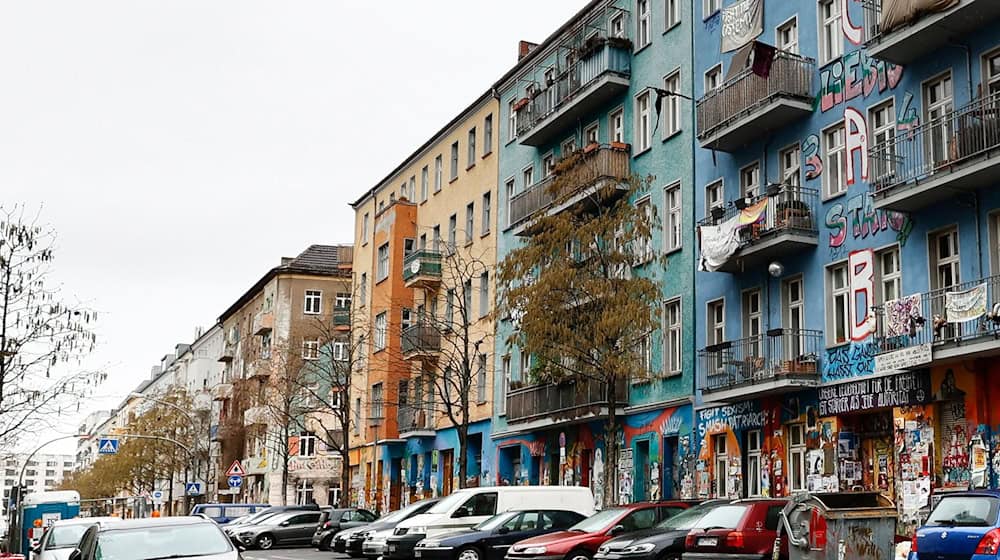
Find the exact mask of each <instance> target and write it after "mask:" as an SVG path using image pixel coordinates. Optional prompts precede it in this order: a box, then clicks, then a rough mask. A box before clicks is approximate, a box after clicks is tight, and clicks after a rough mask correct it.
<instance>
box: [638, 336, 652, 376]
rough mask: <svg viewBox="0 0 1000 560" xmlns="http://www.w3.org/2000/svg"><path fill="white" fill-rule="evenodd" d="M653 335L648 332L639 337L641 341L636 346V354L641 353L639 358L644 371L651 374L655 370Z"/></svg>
mask: <svg viewBox="0 0 1000 560" xmlns="http://www.w3.org/2000/svg"><path fill="white" fill-rule="evenodd" d="M652 345H653V341H652V335H651V334H650V333H646V334H645V335H643V336H642V337H641V338H640V339H639V343H638V345H637V348H636V354H638V355H639V360H641V362H642V373H644V374H649V372H650V371H652V370H653V352H652V348H651V347H652Z"/></svg>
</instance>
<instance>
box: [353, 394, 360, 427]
mask: <svg viewBox="0 0 1000 560" xmlns="http://www.w3.org/2000/svg"><path fill="white" fill-rule="evenodd" d="M360 433H361V397H358V398H356V399H354V435H358V434H360Z"/></svg>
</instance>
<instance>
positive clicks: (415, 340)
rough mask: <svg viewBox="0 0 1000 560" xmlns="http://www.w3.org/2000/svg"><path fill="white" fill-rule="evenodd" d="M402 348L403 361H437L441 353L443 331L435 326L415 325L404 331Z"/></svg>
mask: <svg viewBox="0 0 1000 560" xmlns="http://www.w3.org/2000/svg"><path fill="white" fill-rule="evenodd" d="M402 346H403V359H406V360H416V359H422V360H432V359H436V358H437V356H438V354H439V353H440V352H441V331H439V330H438V329H436V328H435V327H434V326H433V325H427V324H417V325H413V326H412V327H409V328H407V329H404V330H403V336H402Z"/></svg>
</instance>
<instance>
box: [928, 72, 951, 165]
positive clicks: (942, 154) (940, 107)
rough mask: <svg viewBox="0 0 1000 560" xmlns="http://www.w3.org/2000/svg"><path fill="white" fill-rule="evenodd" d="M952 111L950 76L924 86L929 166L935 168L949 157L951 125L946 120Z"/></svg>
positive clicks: (948, 120)
mask: <svg viewBox="0 0 1000 560" xmlns="http://www.w3.org/2000/svg"><path fill="white" fill-rule="evenodd" d="M951 109H952V89H951V74H947V75H945V76H941V77H940V78H937V79H935V80H932V81H930V82H928V83H926V84H925V85H924V123H925V124H924V126H929V127H930V130H928V133H929V134H930V138H929V139H928V140H929V141H928V142H927V143H926V145H925V149H926V150H927V154H926V155H927V158H928V159H929V160H930V163H931V165H933V166H935V167H936V166H937V165H939V164H941V163H945V162H947V161H948V159H949V157H951V142H952V138H951V136H952V132H951V128H952V125H951V123H950V119H948V118H946V116H947V115H948V113H950V112H951Z"/></svg>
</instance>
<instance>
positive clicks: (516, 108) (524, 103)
mask: <svg viewBox="0 0 1000 560" xmlns="http://www.w3.org/2000/svg"><path fill="white" fill-rule="evenodd" d="M528 103H531V100H530V99H528V98H527V97H522V98H521V99H518V100H517V103H514V111H520V110H521V109H523V108H525V107H527V106H528Z"/></svg>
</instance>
